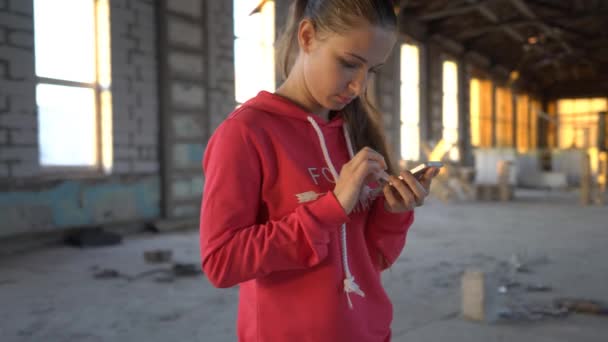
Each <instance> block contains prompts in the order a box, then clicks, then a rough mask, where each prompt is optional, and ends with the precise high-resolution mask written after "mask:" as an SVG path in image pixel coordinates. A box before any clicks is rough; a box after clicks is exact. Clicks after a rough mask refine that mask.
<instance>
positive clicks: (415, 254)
mask: <svg viewBox="0 0 608 342" xmlns="http://www.w3.org/2000/svg"><path fill="white" fill-rule="evenodd" d="M517 195H518V198H517V200H516V201H514V202H511V203H507V204H504V203H460V204H450V205H446V204H443V203H440V202H438V201H436V200H432V199H431V200H429V202H427V204H426V205H425V206H424V207H423V208H420V209H419V210H418V214H417V221H416V222H415V224H414V226H413V227H412V230H411V233H410V236H409V239H408V244H407V246H406V249H405V251H404V252H403V253H402V255H401V258H400V259H399V260H398V262H397V263H396V264H395V265H394V266H393V267H392V268H391V270H389V271H387V272H385V274H384V280H385V284H386V288H387V290H388V291H389V294H390V295H391V298H392V299H393V302H394V306H395V319H394V322H393V334H394V339H393V340H394V341H446V340H448V339H449V340H450V341H540V342H543V341H547V342H548V341H558V342H561V341H606V336H607V335H608V324H607V323H608V317H594V316H587V315H570V316H568V317H565V318H549V319H543V320H540V321H516V322H513V321H511V322H505V321H501V322H497V323H472V322H468V321H466V320H463V319H462V318H461V317H460V316H459V307H460V304H459V303H460V296H459V294H460V280H459V279H460V275H461V273H462V271H463V270H464V269H465V268H469V267H475V268H479V269H482V270H486V271H488V272H494V271H497V270H501V269H504V265H505V263H504V262H505V261H506V262H508V261H509V260H510V259H511V257H512V255H513V254H517V255H518V259H519V261H521V262H523V263H524V264H526V265H527V266H528V268H529V269H530V272H529V273H513V274H514V277H515V278H514V279H515V280H517V281H519V282H521V283H522V284H533V283H540V284H544V285H548V286H551V287H552V288H553V290H552V291H550V292H546V293H528V292H526V291H523V290H520V291H519V292H517V290H516V289H514V290H513V291H512V292H509V293H507V294H506V295H500V294H496V295H495V296H496V298H497V300H498V301H502V302H503V303H511V302H513V301H515V300H517V301H518V302H519V303H541V304H542V303H548V302H550V301H551V300H552V299H554V298H557V297H563V296H571V297H584V298H590V299H597V300H605V301H608V263H607V262H606V260H608V247H607V246H608V210H607V208H606V206H604V207H586V208H582V207H580V206H578V201H577V198H576V197H573V194H559V193H545V192H536V193H531V192H525V193H522V192H519V193H518V194H517ZM155 248H170V249H172V250H173V253H174V260H176V261H181V262H192V263H198V260H199V259H198V258H199V252H198V236H197V232H196V231H191V232H182V233H171V234H164V235H151V234H140V235H136V236H129V237H128V238H126V239H125V241H124V242H123V244H122V245H120V246H115V247H103V248H93V249H83V250H81V249H75V248H71V247H56V248H49V249H44V250H39V251H33V252H31V253H28V254H25V255H18V256H11V257H8V258H4V259H3V260H1V261H0V270H1V272H0V303H1V306H0V307H1V310H0V336H1V337H0V340H1V341H3V342H8V341H150V342H154V341H159V342H160V341H163V342H164V341H173V342H178V341H211V342H216V341H217V342H225V341H226V342H227V341H234V340H235V338H234V319H235V309H236V301H237V295H238V293H237V290H236V289H234V288H233V289H224V290H219V289H215V288H213V287H212V286H211V285H210V284H209V283H208V282H207V281H206V280H205V278H204V277H194V278H192V277H184V278H177V279H176V280H175V281H173V282H159V281H157V280H156V277H158V276H159V275H158V274H156V275H150V276H148V277H142V278H140V279H137V280H132V281H128V280H126V279H124V278H111V279H95V278H94V277H93V275H94V273H95V272H96V271H95V270H96V268H95V267H97V270H98V269H100V268H101V269H103V268H110V269H115V270H118V271H119V272H120V273H122V274H128V275H135V274H138V273H140V272H142V271H146V270H152V269H156V268H158V267H163V266H162V265H161V266H159V265H150V264H146V263H145V262H144V260H143V257H142V254H143V252H144V251H145V250H149V249H155ZM501 267H503V268H501ZM507 273H508V272H507ZM505 274H506V273H505ZM503 275H504V274H503Z"/></svg>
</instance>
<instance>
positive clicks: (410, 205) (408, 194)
mask: <svg viewBox="0 0 608 342" xmlns="http://www.w3.org/2000/svg"><path fill="white" fill-rule="evenodd" d="M438 173H439V169H438V168H436V167H431V168H429V169H428V170H426V172H425V173H424V175H423V176H422V177H420V180H418V179H416V177H414V176H413V175H412V174H411V173H410V172H409V171H402V172H401V177H402V178H403V180H401V179H399V178H398V177H395V176H392V175H391V176H390V177H389V179H390V183H387V184H386V185H384V189H383V192H384V198H385V201H384V209H386V211H388V212H391V213H403V212H406V211H410V210H413V209H414V208H415V207H419V206H421V205H423V204H424V199H425V198H426V196H428V194H429V189H430V188H431V181H432V180H433V178H434V177H435V176H436V175H437V174H438Z"/></svg>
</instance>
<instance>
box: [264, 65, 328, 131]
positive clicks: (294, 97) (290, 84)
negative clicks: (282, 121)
mask: <svg viewBox="0 0 608 342" xmlns="http://www.w3.org/2000/svg"><path fill="white" fill-rule="evenodd" d="M298 76H299V74H298V72H297V71H296V70H295V68H294V70H292V72H291V73H290V74H289V76H288V77H287V79H286V80H285V82H283V84H281V85H280V86H279V88H278V89H277V90H276V91H275V94H277V95H279V96H282V97H284V98H286V99H288V100H290V101H292V102H293V103H295V104H296V105H298V106H300V107H302V108H303V109H305V110H306V111H308V112H310V113H312V114H315V115H317V116H319V117H320V118H321V119H323V120H325V121H329V110H328V109H326V108H323V107H322V106H321V105H319V104H318V103H317V102H316V101H315V100H314V99H313V97H312V95H311V94H310V92H309V91H308V89H307V88H306V85H305V83H304V79H303V78H302V77H298Z"/></svg>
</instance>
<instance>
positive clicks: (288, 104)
mask: <svg viewBox="0 0 608 342" xmlns="http://www.w3.org/2000/svg"><path fill="white" fill-rule="evenodd" d="M243 106H250V107H252V108H255V109H257V110H261V111H264V112H266V113H269V114H273V115H280V116H285V117H289V118H293V119H296V120H301V121H306V122H309V119H308V118H309V117H311V118H312V119H313V120H314V121H315V122H316V123H317V124H318V125H319V126H321V127H340V126H342V125H343V124H344V119H343V117H342V114H341V113H338V114H337V115H336V116H335V117H334V118H332V119H331V120H329V121H325V120H324V119H322V118H321V117H319V116H318V115H316V114H313V113H311V112H309V111H307V110H305V109H304V108H302V107H300V106H298V105H297V104H295V103H294V102H292V101H291V100H289V99H286V98H284V97H282V96H280V95H277V94H273V93H270V92H267V91H261V92H259V93H258V95H257V96H256V97H254V98H252V99H251V100H249V101H247V102H245V103H244V104H243Z"/></svg>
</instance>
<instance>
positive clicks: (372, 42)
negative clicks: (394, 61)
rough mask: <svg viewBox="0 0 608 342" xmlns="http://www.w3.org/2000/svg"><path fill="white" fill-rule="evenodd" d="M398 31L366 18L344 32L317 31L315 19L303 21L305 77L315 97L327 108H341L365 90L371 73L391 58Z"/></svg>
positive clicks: (301, 53) (315, 99)
mask: <svg viewBox="0 0 608 342" xmlns="http://www.w3.org/2000/svg"><path fill="white" fill-rule="evenodd" d="M395 41H396V37H395V33H394V32H392V31H388V30H386V29H384V28H382V27H378V26H372V25H370V24H369V23H367V22H362V23H361V24H360V25H356V28H354V29H352V30H350V31H349V32H348V33H345V34H335V33H329V34H323V35H322V36H321V37H319V35H318V33H317V34H315V31H314V28H313V26H312V23H310V22H309V21H304V22H302V24H301V25H300V31H299V42H300V58H302V61H301V62H302V68H303V77H304V81H305V83H306V88H307V89H308V91H309V93H310V95H311V96H312V98H313V99H312V100H314V101H315V102H316V103H317V104H318V105H320V106H321V107H323V108H325V109H328V110H333V111H337V110H341V109H342V108H344V107H345V106H346V105H347V104H348V103H349V102H350V101H352V100H353V99H355V98H356V97H358V96H361V95H362V94H364V92H365V89H366V87H367V81H368V80H369V78H370V76H371V75H372V74H373V73H375V72H377V71H378V69H379V68H380V67H381V66H382V64H383V63H384V62H385V61H386V59H387V58H388V55H389V53H390V52H391V50H392V48H393V45H394V44H395Z"/></svg>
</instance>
